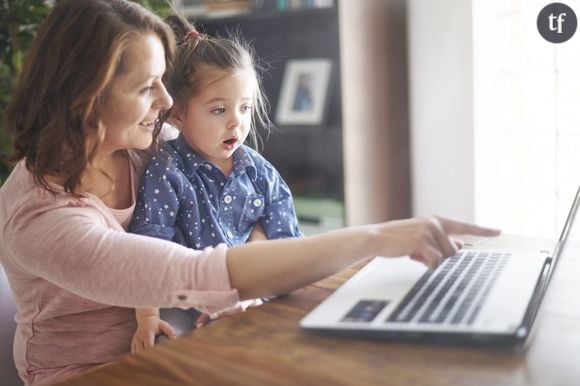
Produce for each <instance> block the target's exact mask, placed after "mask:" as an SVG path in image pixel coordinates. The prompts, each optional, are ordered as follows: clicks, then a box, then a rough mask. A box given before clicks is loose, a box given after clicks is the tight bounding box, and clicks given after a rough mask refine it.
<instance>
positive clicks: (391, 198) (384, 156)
mask: <svg viewBox="0 0 580 386" xmlns="http://www.w3.org/2000/svg"><path fill="white" fill-rule="evenodd" d="M405 12H406V7H405V1H403V0H389V1H376V0H365V1H349V0H345V1H340V2H339V30H340V61H341V84H342V90H343V91H342V94H341V97H342V106H343V108H342V118H343V157H344V184H345V187H344V189H345V202H346V221H347V224H348V225H359V224H364V223H369V222H379V221H385V220H391V219H396V218H402V217H407V216H409V214H410V199H409V196H410V183H409V124H408V97H407V89H408V88H407V61H406V58H407V51H406V49H407V46H406V41H407V40H406V24H405V22H406V17H405Z"/></svg>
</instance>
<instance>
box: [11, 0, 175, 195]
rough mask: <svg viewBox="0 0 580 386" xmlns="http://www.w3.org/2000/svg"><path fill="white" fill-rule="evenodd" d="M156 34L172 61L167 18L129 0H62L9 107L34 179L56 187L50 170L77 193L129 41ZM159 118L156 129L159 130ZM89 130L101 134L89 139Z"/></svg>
mask: <svg viewBox="0 0 580 386" xmlns="http://www.w3.org/2000/svg"><path fill="white" fill-rule="evenodd" d="M146 33H152V34H155V35H156V36H158V37H159V38H160V39H161V42H162V43H163V46H164V49H165V60H166V63H167V66H168V68H169V67H170V64H171V62H172V58H173V55H174V53H175V39H174V36H173V33H172V31H171V29H170V28H169V26H167V24H165V23H164V22H163V20H162V19H161V18H159V17H158V16H157V15H155V14H153V13H152V12H150V11H148V10H147V9H145V8H143V7H142V6H140V5H138V4H136V3H134V2H131V1H127V0H63V1H59V2H57V4H56V5H55V6H54V8H53V9H52V11H51V13H50V14H49V16H48V17H47V19H46V20H45V21H44V22H43V24H42V25H41V27H40V29H39V30H38V33H37V34H36V37H35V40H34V42H33V44H32V47H31V50H30V52H29V53H28V56H27V58H26V61H25V64H24V67H23V70H22V73H21V74H20V77H19V79H18V82H17V84H16V88H15V90H14V93H13V94H12V98H11V101H10V103H9V105H8V108H7V112H6V123H7V126H8V128H9V129H11V130H12V132H13V133H14V134H15V140H14V146H15V149H16V155H15V160H20V159H23V158H24V159H25V162H26V166H27V168H28V169H29V170H30V171H31V172H32V174H33V175H34V178H35V180H36V181H37V182H38V183H39V184H40V185H42V186H43V187H44V188H45V189H47V190H49V191H51V192H53V189H52V188H51V186H50V185H49V183H48V181H47V179H46V177H47V176H58V177H60V178H61V179H62V180H63V185H64V188H65V190H66V191H67V192H71V193H74V194H76V192H75V188H77V187H78V185H79V183H80V180H81V177H82V175H83V173H84V172H85V170H86V169H87V167H88V166H89V165H90V163H91V161H92V159H93V158H94V155H95V153H96V149H97V148H98V147H99V145H100V144H101V143H102V141H103V139H104V127H103V125H102V124H101V121H100V113H101V109H102V106H103V102H104V98H105V97H106V94H107V90H108V88H109V86H110V85H111V82H112V80H113V78H114V77H115V76H116V75H118V74H119V73H122V72H124V71H129V69H126V68H124V66H123V59H124V53H125V51H126V49H127V47H128V45H129V44H130V43H131V42H133V41H135V40H136V39H138V38H139V37H140V36H142V35H143V34H146ZM160 128H161V125H160V124H159V125H158V127H157V128H156V132H155V134H154V136H155V138H156V137H157V135H158V134H159V131H160ZM89 130H91V131H94V134H96V135H94V136H95V137H96V138H97V141H96V143H95V141H94V140H93V141H91V140H89V136H88V135H87V134H88V133H89Z"/></svg>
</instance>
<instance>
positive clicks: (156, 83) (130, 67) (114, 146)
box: [101, 34, 173, 152]
mask: <svg viewBox="0 0 580 386" xmlns="http://www.w3.org/2000/svg"><path fill="white" fill-rule="evenodd" d="M123 68H124V70H123V71H122V72H121V73H120V74H118V75H116V76H115V78H114V79H113V81H112V82H111V86H110V89H109V90H108V94H107V96H106V99H105V103H104V107H103V112H102V114H101V121H102V122H103V124H104V126H105V138H104V142H103V149H104V151H108V152H113V151H117V150H121V149H146V148H147V147H149V146H150V145H151V142H152V140H153V129H154V127H155V121H156V120H157V118H158V116H159V112H160V111H161V110H167V109H169V108H170V107H171V105H172V103H173V100H172V99H171V97H170V96H169V94H168V93H167V90H166V89H165V86H164V85H163V83H162V81H161V77H162V76H163V73H164V72H165V50H164V48H163V44H162V43H161V40H160V39H159V37H158V36H156V35H153V34H147V35H143V36H141V37H139V38H138V39H136V40H134V41H133V42H132V43H130V44H129V46H128V47H127V49H126V51H125V53H124V55H123Z"/></svg>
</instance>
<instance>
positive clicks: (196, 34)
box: [185, 29, 201, 39]
mask: <svg viewBox="0 0 580 386" xmlns="http://www.w3.org/2000/svg"><path fill="white" fill-rule="evenodd" d="M185 37H186V38H191V37H192V38H194V39H197V38H201V34H200V33H199V32H197V31H196V30H194V29H190V30H189V31H187V33H186V34H185Z"/></svg>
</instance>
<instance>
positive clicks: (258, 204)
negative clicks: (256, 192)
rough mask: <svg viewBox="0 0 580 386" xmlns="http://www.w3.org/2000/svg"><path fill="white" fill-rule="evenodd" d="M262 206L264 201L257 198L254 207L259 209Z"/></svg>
mask: <svg viewBox="0 0 580 386" xmlns="http://www.w3.org/2000/svg"><path fill="white" fill-rule="evenodd" d="M261 205H262V200H260V199H259V198H256V199H255V200H254V206H255V207H256V208H257V207H259V206H261Z"/></svg>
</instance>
